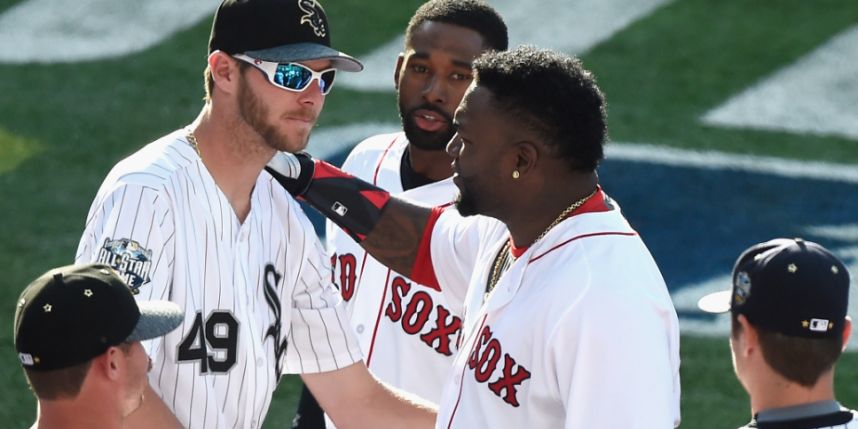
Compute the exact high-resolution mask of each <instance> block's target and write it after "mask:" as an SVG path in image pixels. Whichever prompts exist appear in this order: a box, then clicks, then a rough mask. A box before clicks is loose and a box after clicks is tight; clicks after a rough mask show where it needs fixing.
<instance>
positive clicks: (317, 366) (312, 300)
mask: <svg viewBox="0 0 858 429" xmlns="http://www.w3.org/2000/svg"><path fill="white" fill-rule="evenodd" d="M302 220H306V218H303V219H302ZM302 223H305V225H304V228H303V230H304V231H313V228H312V225H310V222H309V221H306V222H302ZM304 245H305V248H307V249H309V251H308V254H307V256H306V257H305V258H304V260H303V261H301V262H300V270H301V271H300V273H299V277H298V282H297V284H296V285H295V288H294V289H293V294H292V300H291V301H292V316H291V320H289V321H288V323H289V324H290V326H288V327H286V328H288V329H289V346H288V348H287V351H286V366H285V369H284V372H286V373H291V374H296V373H314V372H326V371H333V370H336V369H340V368H344V367H346V366H349V365H351V364H353V363H355V362H358V361H359V360H361V359H362V358H363V356H362V355H361V352H360V349H359V348H358V346H357V341H356V340H355V338H354V336H353V334H352V332H351V330H350V329H349V328H348V326H349V325H348V319H347V318H346V316H345V312H344V308H343V305H342V300H341V298H340V295H339V293H338V291H337V289H336V287H335V286H334V284H333V283H332V282H331V264H330V259H329V258H328V256H327V254H326V253H325V250H324V249H323V248H322V245H321V243H320V242H319V240H318V238H316V236H315V234H312V233H305V235H304Z"/></svg>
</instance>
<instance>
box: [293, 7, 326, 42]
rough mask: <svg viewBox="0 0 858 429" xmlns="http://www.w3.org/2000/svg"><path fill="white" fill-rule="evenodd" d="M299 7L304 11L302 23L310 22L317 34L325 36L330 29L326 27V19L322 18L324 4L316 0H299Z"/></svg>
mask: <svg viewBox="0 0 858 429" xmlns="http://www.w3.org/2000/svg"><path fill="white" fill-rule="evenodd" d="M298 8H300V9H301V11H302V12H304V15H301V21H300V23H301V24H308V25H309V26H310V27H312V28H313V32H314V33H316V35H317V36H319V37H325V33H327V32H328V29H327V28H325V21H324V20H323V19H322V16H321V13H320V10H321V9H322V5H320V4H319V3H318V2H316V0H298Z"/></svg>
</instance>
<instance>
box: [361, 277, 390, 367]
mask: <svg viewBox="0 0 858 429" xmlns="http://www.w3.org/2000/svg"><path fill="white" fill-rule="evenodd" d="M389 281H390V268H388V269H387V278H386V279H384V292H383V293H382V294H381V304H379V306H378V316H376V318H375V327H373V328H372V340H370V342H369V352H368V353H367V354H366V367H367V368H369V361H370V360H372V349H373V348H374V347H375V336H376V334H378V324H379V323H381V310H382V309H383V308H384V299H385V298H386V297H387V285H388V282H389Z"/></svg>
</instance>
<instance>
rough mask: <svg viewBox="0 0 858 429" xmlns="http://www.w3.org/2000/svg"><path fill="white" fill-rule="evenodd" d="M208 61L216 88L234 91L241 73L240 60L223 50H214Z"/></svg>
mask: <svg viewBox="0 0 858 429" xmlns="http://www.w3.org/2000/svg"><path fill="white" fill-rule="evenodd" d="M208 63H209V70H211V74H212V80H214V86H215V88H216V89H217V90H220V91H222V92H226V93H228V94H231V93H234V92H235V90H236V88H237V87H238V80H239V78H240V76H239V74H240V73H241V68H240V67H239V65H238V60H236V59H235V58H232V57H231V56H230V55H229V54H227V53H225V52H223V51H214V52H212V53H211V54H210V55H209V59H208Z"/></svg>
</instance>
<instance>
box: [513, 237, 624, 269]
mask: <svg viewBox="0 0 858 429" xmlns="http://www.w3.org/2000/svg"><path fill="white" fill-rule="evenodd" d="M601 235H624V236H628V237H631V236H635V235H638V233H637V232H634V231H632V232H619V231H615V232H594V233H592V234H582V235H579V236H576V237H572V238H570V239H568V240H566V241H564V242H562V243H560V244H558V245H556V246H554V247H552V248H550V249H548V250H546V251H545V253H543V254H541V255H539V256H537V257H534V258H531V259H530V260H529V261H527V263H528V264H531V263H533V262H536V261H537V260H539V258H541V257H543V256H545V255H547V254H549V253H551V252H553V251H555V250H557V249H559V248H561V247H563V246H565V245H567V244H569V243H571V242H573V241H575V240H578V239H580V238H587V237H598V236H601Z"/></svg>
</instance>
